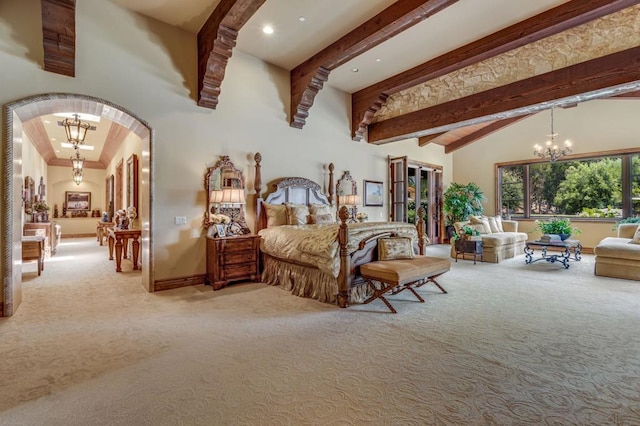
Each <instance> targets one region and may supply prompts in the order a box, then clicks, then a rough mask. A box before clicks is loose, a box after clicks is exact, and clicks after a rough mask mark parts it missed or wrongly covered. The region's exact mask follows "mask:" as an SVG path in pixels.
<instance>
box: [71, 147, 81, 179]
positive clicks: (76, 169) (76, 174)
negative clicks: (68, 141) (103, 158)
mask: <svg viewBox="0 0 640 426" xmlns="http://www.w3.org/2000/svg"><path fill="white" fill-rule="evenodd" d="M70 160H71V175H72V176H73V181H74V182H75V183H76V185H80V183H81V182H82V178H83V170H82V166H83V165H84V157H80V150H79V149H78V148H76V156H75V157H71V158H70Z"/></svg>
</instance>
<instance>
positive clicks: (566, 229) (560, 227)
mask: <svg viewBox="0 0 640 426" xmlns="http://www.w3.org/2000/svg"><path fill="white" fill-rule="evenodd" d="M535 223H536V226H537V228H538V229H539V230H540V231H541V232H542V233H543V234H558V235H560V234H566V235H578V234H580V233H581V232H582V231H580V229H578V228H576V227H575V226H572V224H571V221H570V220H569V218H564V219H560V218H557V217H554V218H553V219H551V220H545V221H540V220H536V221H535Z"/></svg>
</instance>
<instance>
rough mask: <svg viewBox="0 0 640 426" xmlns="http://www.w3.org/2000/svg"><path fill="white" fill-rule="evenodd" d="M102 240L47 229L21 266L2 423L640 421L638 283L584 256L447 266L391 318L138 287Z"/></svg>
mask: <svg viewBox="0 0 640 426" xmlns="http://www.w3.org/2000/svg"><path fill="white" fill-rule="evenodd" d="M106 251H107V248H106V247H100V246H98V244H97V243H96V241H95V240H94V239H90V238H87V239H63V240H62V242H61V245H60V246H59V250H58V253H57V254H56V256H54V257H53V258H52V259H51V260H49V261H47V263H46V265H45V271H44V272H43V275H42V276H41V277H37V274H36V272H35V264H33V265H25V271H28V272H25V273H24V275H23V279H24V280H25V282H24V301H23V303H22V305H21V307H20V308H19V310H18V312H17V313H16V315H15V316H13V317H12V318H9V319H2V320H0V342H1V343H2V345H0V424H1V425H65V426H68V425H288V424H290V425H306V424H309V425H363V424H376V425H378V424H380V425H425V424H428V425H431V424H439V425H485V424H487V425H492V424H498V425H513V424H527V425H529V424H561V425H567V424H577V425H638V424H640V385H639V383H640V332H638V330H640V328H639V327H640V326H639V324H640V283H638V282H632V281H625V280H617V279H606V278H599V277H598V278H596V277H595V276H594V275H593V257H592V256H589V255H586V256H584V258H583V261H582V262H573V263H571V268H570V269H569V270H563V269H562V268H561V267H559V266H558V265H557V264H555V265H553V264H547V263H546V262H545V263H543V262H539V263H535V264H532V265H525V264H524V257H523V256H520V257H519V258H516V259H512V260H508V261H506V262H503V263H501V264H499V265H495V264H487V263H482V264H481V263H478V264H477V265H473V262H471V261H458V262H457V263H453V264H452V270H451V271H450V272H449V273H447V274H445V275H444V276H443V277H442V278H441V280H440V282H441V283H442V284H443V286H444V287H445V288H446V289H447V290H448V291H449V294H446V295H445V294H440V293H439V292H437V291H435V289H431V288H425V287H423V288H422V289H421V290H420V292H421V294H422V295H423V296H424V297H425V299H426V303H423V304H421V303H418V302H417V301H415V300H414V299H413V298H412V296H411V294H409V293H407V292H405V293H402V294H401V295H398V296H395V297H394V298H392V303H393V304H394V306H395V307H396V308H397V309H398V314H396V315H393V314H390V313H388V311H386V308H385V307H384V305H383V304H382V302H380V301H376V302H374V303H372V304H370V305H364V306H354V307H351V308H349V309H346V310H343V309H339V308H336V307H334V306H331V305H326V304H322V303H319V302H316V301H314V300H310V299H302V298H299V297H295V296H291V295H289V294H287V293H286V292H284V291H283V290H280V289H278V288H274V287H268V286H265V285H263V284H251V283H240V284H235V285H233V286H231V287H228V288H226V289H224V290H221V291H217V292H213V291H212V290H211V288H210V287H206V286H193V287H188V288H182V289H176V290H171V291H165V292H160V293H156V294H148V293H147V292H146V291H145V290H144V288H143V287H142V285H141V284H140V274H139V273H137V272H133V271H130V267H129V269H127V268H125V272H123V273H121V274H116V273H115V272H114V265H113V262H109V261H108V260H106V259H107V254H106ZM447 252H448V246H433V247H429V248H428V255H432V256H440V257H447ZM195 272H201V271H194V273H195Z"/></svg>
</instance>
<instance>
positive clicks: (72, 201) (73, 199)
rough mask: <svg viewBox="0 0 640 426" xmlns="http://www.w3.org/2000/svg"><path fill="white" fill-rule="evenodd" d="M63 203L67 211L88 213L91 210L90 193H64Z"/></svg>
mask: <svg viewBox="0 0 640 426" xmlns="http://www.w3.org/2000/svg"><path fill="white" fill-rule="evenodd" d="M64 202H65V203H66V205H67V211H76V212H82V211H89V210H91V193H90V192H80V191H66V192H65V193H64Z"/></svg>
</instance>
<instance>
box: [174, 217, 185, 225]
mask: <svg viewBox="0 0 640 426" xmlns="http://www.w3.org/2000/svg"><path fill="white" fill-rule="evenodd" d="M174 221H175V224H176V225H186V224H187V217H186V216H175V217H174Z"/></svg>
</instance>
